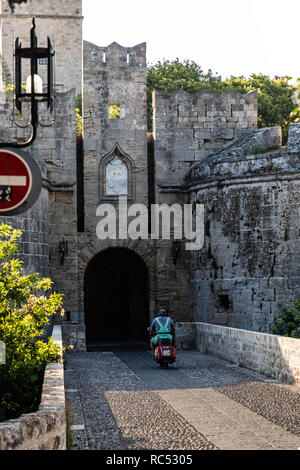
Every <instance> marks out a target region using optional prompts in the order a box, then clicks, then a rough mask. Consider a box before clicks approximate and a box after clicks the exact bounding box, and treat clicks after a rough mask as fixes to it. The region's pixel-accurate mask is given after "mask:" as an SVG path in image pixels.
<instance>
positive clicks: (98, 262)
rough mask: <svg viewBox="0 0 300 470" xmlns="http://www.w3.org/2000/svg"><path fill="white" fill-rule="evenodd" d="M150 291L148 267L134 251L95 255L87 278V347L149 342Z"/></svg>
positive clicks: (85, 307)
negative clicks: (96, 344) (101, 343)
mask: <svg viewBox="0 0 300 470" xmlns="http://www.w3.org/2000/svg"><path fill="white" fill-rule="evenodd" d="M148 291H149V290H148V269H147V266H146V264H145V263H144V261H143V260H142V259H141V257H140V256H139V255H137V254H136V253H135V252H134V251H132V250H129V249H127V248H107V249H106V250H103V251H102V252H100V253H98V254H97V255H95V256H94V258H92V259H91V261H90V262H89V264H88V266H87V268H86V271H85V277H84V312H85V324H86V339H87V344H88V345H89V344H93V343H97V342H99V341H100V342H101V341H104V342H106V341H144V340H146V338H147V330H146V329H147V326H148V324H149V300H148V297H149V295H148Z"/></svg>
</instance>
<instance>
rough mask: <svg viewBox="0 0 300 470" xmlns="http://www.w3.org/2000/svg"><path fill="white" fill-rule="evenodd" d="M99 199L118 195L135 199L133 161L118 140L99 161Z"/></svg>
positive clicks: (112, 197) (115, 197)
mask: <svg viewBox="0 0 300 470" xmlns="http://www.w3.org/2000/svg"><path fill="white" fill-rule="evenodd" d="M99 176H100V178H99V182H100V191H99V194H100V201H101V200H114V199H118V197H119V196H125V195H126V196H127V197H128V199H135V181H134V163H133V160H132V158H131V157H130V156H129V155H128V154H127V153H125V152H124V151H123V150H122V149H121V147H120V146H119V144H118V142H116V143H115V145H114V146H113V148H112V150H111V151H110V152H109V153H108V154H106V155H105V156H104V157H103V158H102V159H101V161H100V175H99Z"/></svg>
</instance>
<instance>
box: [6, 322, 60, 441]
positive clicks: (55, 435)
mask: <svg viewBox="0 0 300 470" xmlns="http://www.w3.org/2000/svg"><path fill="white" fill-rule="evenodd" d="M52 336H53V339H54V341H55V342H57V343H58V344H60V345H62V338H61V328H60V327H59V326H54V329H53V334H52ZM0 450H66V408H65V388H64V366H63V362H58V363H52V364H49V365H48V366H47V367H46V370H45V375H44V384H43V393H42V400H41V404H40V407H39V409H38V411H36V412H35V413H28V414H24V415H21V416H20V418H18V419H11V420H9V421H5V422H3V423H0Z"/></svg>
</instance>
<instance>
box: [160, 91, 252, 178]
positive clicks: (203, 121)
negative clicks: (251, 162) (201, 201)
mask: <svg viewBox="0 0 300 470" xmlns="http://www.w3.org/2000/svg"><path fill="white" fill-rule="evenodd" d="M153 108H154V119H153V130H154V139H155V160H156V171H157V183H158V184H166V185H168V184H170V185H176V184H182V182H183V181H184V177H185V174H186V172H187V171H188V170H189V168H190V166H191V165H192V164H193V163H195V162H197V161H200V160H203V159H205V158H206V157H207V156H208V155H210V154H211V153H212V152H215V151H217V150H220V149H222V148H224V146H227V145H229V144H231V143H232V142H233V141H236V140H238V139H240V138H241V137H243V136H245V135H246V134H249V133H251V132H253V131H254V130H255V129H256V127H257V92H256V91H252V92H250V93H248V94H246V95H245V94H241V93H237V92H235V91H228V92H226V93H223V94H217V93H214V92H211V91H208V90H203V91H200V92H199V93H188V92H186V91H184V90H183V89H181V90H179V91H178V92H176V93H173V94H171V95H166V94H164V93H162V92H158V91H155V92H153Z"/></svg>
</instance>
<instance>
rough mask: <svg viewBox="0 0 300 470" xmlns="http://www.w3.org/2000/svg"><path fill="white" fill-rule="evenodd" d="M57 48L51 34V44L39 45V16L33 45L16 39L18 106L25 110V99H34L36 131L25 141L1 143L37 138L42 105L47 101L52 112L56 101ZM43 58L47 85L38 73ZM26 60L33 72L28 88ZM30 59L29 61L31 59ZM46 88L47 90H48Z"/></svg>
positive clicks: (32, 118)
mask: <svg viewBox="0 0 300 470" xmlns="http://www.w3.org/2000/svg"><path fill="white" fill-rule="evenodd" d="M54 54H55V52H54V50H53V48H52V45H51V41H50V38H49V37H48V38H47V47H38V40H37V36H36V32H35V18H33V20H32V28H31V31H30V47H22V44H21V42H20V40H19V38H17V39H16V41H15V106H16V109H17V110H18V111H19V113H22V104H23V102H30V105H31V111H30V123H29V124H30V126H31V128H32V133H31V136H30V138H29V139H28V140H27V141H26V142H23V143H1V144H0V147H16V148H22V147H27V146H29V145H31V144H32V143H33V141H34V140H35V138H36V133H37V127H38V124H39V118H38V105H39V103H40V102H46V103H47V108H48V109H49V111H50V112H52V111H53V103H54V66H53V59H54ZM40 59H44V60H45V59H46V61H47V83H46V85H45V86H44V85H43V80H42V77H41V76H40V75H39V74H38V62H39V60H40ZM24 60H27V61H29V67H30V74H29V75H28V77H27V78H26V90H25V92H24V91H23V89H22V70H23V62H24ZM27 63H28V62H27ZM44 89H45V90H46V91H44Z"/></svg>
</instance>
